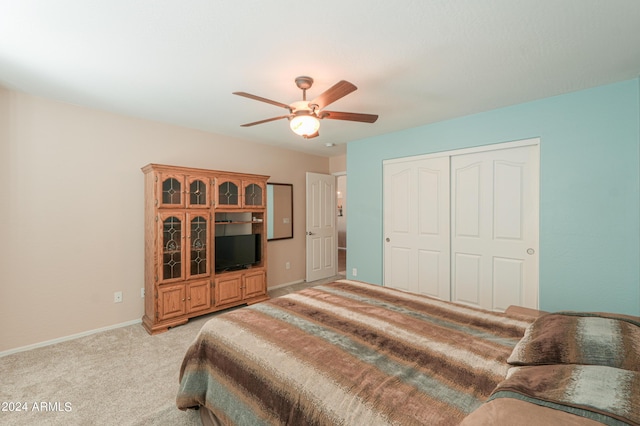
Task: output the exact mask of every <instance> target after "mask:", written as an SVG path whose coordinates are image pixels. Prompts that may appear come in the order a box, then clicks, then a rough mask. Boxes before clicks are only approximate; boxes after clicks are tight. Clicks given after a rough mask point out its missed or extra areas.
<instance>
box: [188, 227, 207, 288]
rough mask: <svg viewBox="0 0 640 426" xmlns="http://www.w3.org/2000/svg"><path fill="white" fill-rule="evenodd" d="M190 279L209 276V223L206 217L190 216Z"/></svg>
mask: <svg viewBox="0 0 640 426" xmlns="http://www.w3.org/2000/svg"><path fill="white" fill-rule="evenodd" d="M188 217H189V266H188V275H189V277H197V276H206V275H209V260H208V259H209V257H208V251H209V245H208V244H207V241H208V240H209V234H208V229H209V223H208V220H207V217H206V216H204V215H189V216H188Z"/></svg>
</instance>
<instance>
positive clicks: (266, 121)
mask: <svg viewBox="0 0 640 426" xmlns="http://www.w3.org/2000/svg"><path fill="white" fill-rule="evenodd" d="M283 118H289V116H288V115H281V116H280V117H272V118H267V119H266V120H260V121H254V122H253V123H247V124H241V125H240V127H250V126H255V125H256V124H262V123H268V122H270V121H276V120H282V119H283Z"/></svg>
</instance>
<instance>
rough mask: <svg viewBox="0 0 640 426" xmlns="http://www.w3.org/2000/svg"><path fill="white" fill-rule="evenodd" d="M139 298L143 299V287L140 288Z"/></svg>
mask: <svg viewBox="0 0 640 426" xmlns="http://www.w3.org/2000/svg"><path fill="white" fill-rule="evenodd" d="M140 297H142V298H143V299H144V287H140Z"/></svg>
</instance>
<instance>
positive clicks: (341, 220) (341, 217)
mask: <svg viewBox="0 0 640 426" xmlns="http://www.w3.org/2000/svg"><path fill="white" fill-rule="evenodd" d="M336 208H337V211H336V215H337V220H336V224H337V227H338V274H339V275H343V276H346V274H347V175H345V174H343V175H337V176H336Z"/></svg>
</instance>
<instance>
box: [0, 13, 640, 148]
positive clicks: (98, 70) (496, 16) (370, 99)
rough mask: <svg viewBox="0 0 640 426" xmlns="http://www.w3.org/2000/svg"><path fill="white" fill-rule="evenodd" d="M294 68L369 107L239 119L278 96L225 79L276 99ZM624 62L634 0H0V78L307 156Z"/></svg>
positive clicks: (601, 78) (553, 90) (611, 70)
mask: <svg viewBox="0 0 640 426" xmlns="http://www.w3.org/2000/svg"><path fill="white" fill-rule="evenodd" d="M300 75H308V76H311V77H313V79H314V80H315V82H314V85H313V87H311V88H310V89H309V90H308V91H307V98H308V99H312V98H314V97H315V96H317V95H319V94H320V93H322V92H323V91H324V90H326V89H328V88H329V87H331V86H332V85H333V84H335V83H336V82H338V81H339V80H343V79H344V80H347V81H350V82H352V83H353V84H355V85H356V86H357V87H358V90H357V91H355V92H353V93H351V94H349V95H347V96H346V97H344V98H342V99H340V100H338V101H336V102H335V103H334V104H332V105H331V107H330V109H332V110H337V111H349V112H361V113H370V114H379V116H380V118H379V119H378V121H377V122H376V123H374V124H366V123H356V122H349V121H338V120H323V121H322V122H321V128H320V136H319V137H317V138H314V139H309V140H306V139H303V138H301V137H300V136H297V135H295V134H294V133H292V132H291V130H290V129H289V126H288V123H287V121H286V120H279V121H273V122H269V123H266V124H262V125H258V126H253V127H247V128H244V127H240V125H241V124H243V123H248V122H253V121H258V120H262V119H266V118H270V117H275V116H279V115H283V113H284V114H286V113H287V111H286V110H284V109H282V108H279V107H277V106H274V105H270V104H267V103H263V102H258V101H255V100H251V99H247V98H243V97H240V96H235V95H232V92H235V91H244V92H249V93H251V94H254V95H258V96H262V97H265V98H269V99H272V100H275V101H278V102H281V103H285V104H290V103H292V102H294V101H297V100H300V99H301V98H302V97H301V95H302V93H301V91H300V90H299V89H298V88H297V87H296V85H295V83H294V79H295V78H296V77H297V76H300ZM638 75H640V1H637V0H483V1H478V0H395V1H388V0H384V1H382V0H349V1H345V0H324V1H322V2H301V1H288V0H278V1H276V0H271V1H267V0H241V1H232V0H227V1H224V0H180V1H178V0H135V1H131V0H56V1H51V0H20V1H18V0H0V85H2V86H5V87H7V88H10V89H15V90H19V91H23V92H26V93H30V94H33V95H37V96H44V97H47V98H53V99H57V100H60V101H64V102H69V103H73V104H78V105H84V106H88V107H92V108H98V109H102V110H107V111H112V112H116V113H121V114H126V115H130V116H135V117H142V118H146V119H151V120H156V121H161V122H167V123H172V124H176V125H180V126H185V127H189V128H195V129H201V130H204V131H207V132H212V133H217V134H221V135H227V136H230V137H233V138H238V139H245V140H251V141H255V142H259V143H264V144H270V145H275V146H280V147H284V148H288V149H294V150H299V151H304V152H308V153H313V154H317V155H322V156H334V155H340V154H342V153H344V152H345V145H346V143H347V142H349V141H353V140H357V139H362V138H367V137H371V136H375V135H380V134H384V133H389V132H393V131H397V130H399V129H404V128H408V127H415V126H420V125H424V124H428V123H433V122H437V121H442V120H446V119H451V118H454V117H459V116H464V115H468V114H474V113H477V112H481V111H486V110H490V109H494V108H499V107H503V106H508V105H513V104H517V103H522V102H526V101H531V100H534V99H539V98H544V97H549V96H554V95H558V94H562V93H567V92H571V91H575V90H581V89H585V88H589V87H594V86H598V85H603V84H608V83H613V82H617V81H622V80H627V79H632V78H637V77H638ZM328 143H333V144H336V146H334V147H327V146H326V144H328Z"/></svg>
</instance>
